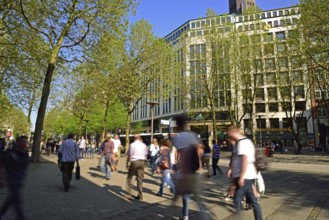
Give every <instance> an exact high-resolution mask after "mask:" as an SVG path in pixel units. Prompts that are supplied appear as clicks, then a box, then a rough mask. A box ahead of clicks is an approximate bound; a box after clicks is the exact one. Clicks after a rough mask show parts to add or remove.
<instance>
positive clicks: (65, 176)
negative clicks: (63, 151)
mask: <svg viewBox="0 0 329 220" xmlns="http://www.w3.org/2000/svg"><path fill="white" fill-rule="evenodd" d="M62 169H63V171H62V175H63V186H64V191H65V192H68V191H69V184H70V174H69V167H68V164H67V163H66V162H62Z"/></svg>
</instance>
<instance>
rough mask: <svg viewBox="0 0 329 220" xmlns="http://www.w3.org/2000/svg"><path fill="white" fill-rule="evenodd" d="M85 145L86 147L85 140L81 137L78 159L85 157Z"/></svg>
mask: <svg viewBox="0 0 329 220" xmlns="http://www.w3.org/2000/svg"><path fill="white" fill-rule="evenodd" d="M86 145H87V142H86V139H85V137H84V136H82V137H81V139H80V140H79V150H80V159H83V158H84V156H85V150H86Z"/></svg>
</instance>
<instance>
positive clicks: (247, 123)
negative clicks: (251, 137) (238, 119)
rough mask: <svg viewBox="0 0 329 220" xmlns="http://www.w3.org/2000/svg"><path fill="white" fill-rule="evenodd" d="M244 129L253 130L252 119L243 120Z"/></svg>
mask: <svg viewBox="0 0 329 220" xmlns="http://www.w3.org/2000/svg"><path fill="white" fill-rule="evenodd" d="M243 124H244V128H245V129H246V128H251V127H252V126H251V120H250V119H244V120H243Z"/></svg>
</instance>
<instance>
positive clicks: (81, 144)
mask: <svg viewBox="0 0 329 220" xmlns="http://www.w3.org/2000/svg"><path fill="white" fill-rule="evenodd" d="M79 148H86V139H82V140H81V141H80V144H79Z"/></svg>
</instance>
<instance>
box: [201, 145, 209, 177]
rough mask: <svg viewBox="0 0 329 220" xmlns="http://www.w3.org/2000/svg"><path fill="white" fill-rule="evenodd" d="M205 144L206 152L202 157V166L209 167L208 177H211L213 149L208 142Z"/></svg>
mask: <svg viewBox="0 0 329 220" xmlns="http://www.w3.org/2000/svg"><path fill="white" fill-rule="evenodd" d="M203 146H204V154H203V157H202V163H203V164H202V166H203V167H205V168H206V169H207V177H208V178H210V156H211V149H210V147H209V144H208V143H207V142H204V143H203Z"/></svg>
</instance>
